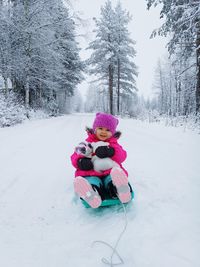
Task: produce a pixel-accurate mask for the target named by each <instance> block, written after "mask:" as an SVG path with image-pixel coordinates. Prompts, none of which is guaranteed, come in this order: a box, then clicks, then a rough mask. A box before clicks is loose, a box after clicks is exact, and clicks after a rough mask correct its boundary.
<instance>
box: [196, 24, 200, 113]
mask: <svg viewBox="0 0 200 267" xmlns="http://www.w3.org/2000/svg"><path fill="white" fill-rule="evenodd" d="M196 47H197V50H196V57H197V83H196V112H197V113H200V21H199V22H198V23H197V39H196Z"/></svg>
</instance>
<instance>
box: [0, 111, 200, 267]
mask: <svg viewBox="0 0 200 267" xmlns="http://www.w3.org/2000/svg"><path fill="white" fill-rule="evenodd" d="M92 120H93V115H86V114H77V115H69V116H63V117H59V118H51V119H46V120H39V121H32V122H26V123H24V124H21V125H18V126H15V127H11V128H4V129H0V266H2V267H57V266H58V267H68V266H69V267H72V266H73V267H79V266H83V267H94V266H95V267H98V266H99V267H100V266H104V265H103V263H102V262H101V258H102V257H107V258H109V256H110V255H111V253H112V251H111V250H110V249H109V248H108V247H107V246H103V245H102V244H98V245H97V244H96V245H95V246H94V247H91V244H92V242H93V241H95V240H103V241H106V242H109V244H112V245H114V244H115V242H116V240H117V238H118V236H119V234H120V233H121V231H122V229H123V227H124V213H123V208H122V207H121V206H115V207H112V208H104V209H100V210H91V209H85V208H84V207H83V206H82V205H81V203H80V202H79V201H78V200H77V199H76V198H75V197H74V193H73V186H72V182H73V173H74V169H73V167H72V166H71V163H70V155H71V154H72V152H73V148H74V146H75V145H76V144H77V143H79V142H80V141H82V140H83V139H84V138H85V136H86V135H85V132H84V128H85V125H87V126H91V125H92ZM119 130H121V131H122V133H123V135H122V137H121V140H120V143H121V144H122V145H123V146H124V148H125V149H126V150H127V152H128V159H127V161H126V162H125V164H124V166H125V167H126V168H127V169H128V171H129V177H130V181H131V183H132V185H133V187H134V191H135V200H134V201H133V202H132V203H130V204H129V205H128V206H127V207H126V209H127V218H128V227H127V229H126V232H125V233H124V235H123V237H122V239H121V241H120V243H119V246H118V251H119V253H120V255H121V256H122V258H123V259H124V266H127V267H132V266H133V267H161V266H162V267H169V266H170V267H199V266H200V260H199V256H198V254H199V251H200V212H199V211H200V207H199V206H200V204H199V202H200V161H199V151H200V135H198V134H196V133H194V132H190V131H187V132H185V133H184V132H183V130H182V129H180V128H170V127H169V128H167V127H164V126H161V125H158V124H148V123H145V122H141V121H135V120H132V119H121V122H120V126H119ZM114 259H115V258H114ZM115 260H116V261H117V259H115Z"/></svg>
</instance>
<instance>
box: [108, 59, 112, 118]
mask: <svg viewBox="0 0 200 267" xmlns="http://www.w3.org/2000/svg"><path fill="white" fill-rule="evenodd" d="M108 72H109V76H108V79H109V108H110V114H113V67H112V65H111V64H110V65H109V70H108Z"/></svg>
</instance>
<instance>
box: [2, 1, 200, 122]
mask: <svg viewBox="0 0 200 267" xmlns="http://www.w3.org/2000/svg"><path fill="white" fill-rule="evenodd" d="M158 6H159V7H160V9H161V11H160V18H162V19H164V22H163V24H162V25H161V27H160V28H158V29H155V30H154V31H153V32H152V33H151V36H150V38H157V36H165V37H167V38H168V40H169V42H168V44H167V48H168V53H167V54H166V57H165V58H161V59H160V60H159V62H158V64H157V68H156V70H155V77H154V83H153V85H152V88H153V89H152V90H153V92H154V97H152V98H151V99H145V98H144V97H143V96H141V95H140V94H139V92H140V88H138V87H137V77H138V75H140V72H139V68H138V67H140V66H137V64H136V61H135V58H136V54H137V51H136V48H135V43H136V42H137V40H133V39H132V38H131V35H130V32H129V30H128V25H129V23H130V21H131V20H132V19H134V17H133V18H132V15H131V14H129V12H128V11H127V10H126V9H125V8H124V7H123V3H122V2H121V3H120V2H118V3H117V4H116V5H114V4H113V3H112V1H110V0H107V1H106V2H105V4H104V5H102V6H101V9H100V10H99V17H95V18H94V19H93V20H94V23H95V27H94V29H93V33H94V39H93V40H92V41H91V42H89V43H88V47H87V50H88V51H90V57H88V58H87V59H86V60H85V59H84V60H83V59H82V58H81V56H80V52H81V46H80V44H79V42H78V35H79V32H78V28H79V27H80V25H81V24H82V18H81V15H80V14H78V12H76V11H75V10H74V8H73V3H72V2H70V1H63V0H48V1H47V0H1V1H0V127H5V126H10V125H13V124H16V123H19V122H21V121H23V120H25V119H27V118H31V117H34V116H36V117H37V116H47V117H48V116H59V115H62V114H69V113H72V112H96V111H104V112H108V113H111V114H118V115H122V116H129V117H133V118H139V119H141V118H142V119H147V118H148V119H149V120H159V119H160V118H170V120H171V121H174V119H175V120H179V119H180V121H182V120H184V119H188V118H190V119H191V120H193V121H194V123H198V124H199V117H200V116H199V114H200V1H199V0H170V1H166V0H162V1H160V0H146V8H147V9H148V10H151V9H153V8H158ZM147 63H148V62H147ZM88 76H89V77H90V78H92V81H90V82H89V83H88V91H87V97H86V100H85V101H84V100H83V98H82V95H81V92H80V90H78V89H77V86H78V85H80V84H81V82H82V81H83V80H84V79H86V77H88Z"/></svg>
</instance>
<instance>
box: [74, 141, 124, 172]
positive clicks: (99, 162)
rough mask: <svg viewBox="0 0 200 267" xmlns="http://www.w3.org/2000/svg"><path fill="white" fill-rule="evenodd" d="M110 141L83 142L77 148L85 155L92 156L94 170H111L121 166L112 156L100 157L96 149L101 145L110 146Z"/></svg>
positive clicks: (78, 151)
mask: <svg viewBox="0 0 200 267" xmlns="http://www.w3.org/2000/svg"><path fill="white" fill-rule="evenodd" d="M108 145H109V143H108V142H103V141H99V142H93V143H88V142H86V141H85V142H81V143H80V144H79V145H78V146H77V147H76V149H75V151H76V153H78V154H81V155H84V156H85V157H87V158H91V160H92V163H93V166H94V170H95V171H98V172H102V171H105V170H109V169H111V168H113V167H115V166H119V165H118V164H117V163H116V162H115V161H113V160H112V159H111V158H99V157H98V156H96V155H95V151H96V149H97V148H98V147H100V146H108ZM93 154H94V155H93Z"/></svg>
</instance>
